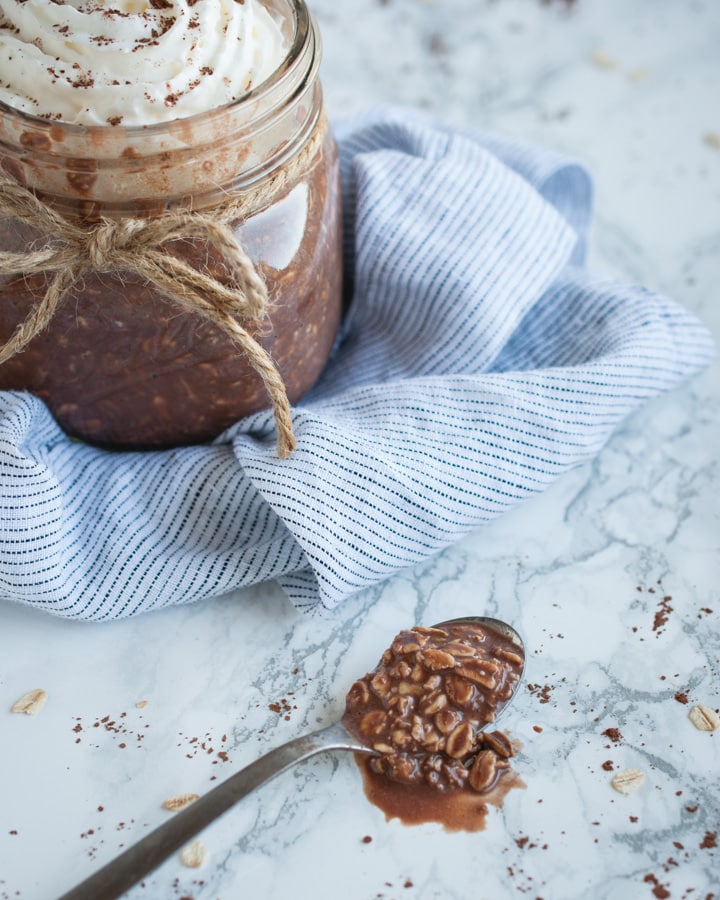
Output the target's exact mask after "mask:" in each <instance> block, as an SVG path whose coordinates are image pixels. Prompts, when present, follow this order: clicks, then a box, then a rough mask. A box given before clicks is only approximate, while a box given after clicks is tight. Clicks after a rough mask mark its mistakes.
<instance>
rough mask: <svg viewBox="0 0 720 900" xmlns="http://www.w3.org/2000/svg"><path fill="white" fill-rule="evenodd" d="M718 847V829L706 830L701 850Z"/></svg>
mask: <svg viewBox="0 0 720 900" xmlns="http://www.w3.org/2000/svg"><path fill="white" fill-rule="evenodd" d="M715 847H717V831H706V832H705V837H704V838H703V839H702V841H701V842H700V849H701V850H712V849H714V848H715Z"/></svg>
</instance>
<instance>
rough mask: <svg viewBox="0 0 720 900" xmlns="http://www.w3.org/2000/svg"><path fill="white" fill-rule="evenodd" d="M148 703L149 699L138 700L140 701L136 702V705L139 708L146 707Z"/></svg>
mask: <svg viewBox="0 0 720 900" xmlns="http://www.w3.org/2000/svg"><path fill="white" fill-rule="evenodd" d="M147 705H148V701H147V700H138V702H137V703H136V704H135V706H136V708H137V709H145V707H146V706H147Z"/></svg>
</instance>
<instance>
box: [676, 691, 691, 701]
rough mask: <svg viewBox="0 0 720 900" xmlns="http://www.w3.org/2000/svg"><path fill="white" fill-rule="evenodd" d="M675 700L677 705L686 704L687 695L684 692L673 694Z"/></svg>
mask: <svg viewBox="0 0 720 900" xmlns="http://www.w3.org/2000/svg"><path fill="white" fill-rule="evenodd" d="M675 699H676V700H677V702H678V703H685V704H686V703H688V695H687V692H686V691H678V692H677V693H676V694H675Z"/></svg>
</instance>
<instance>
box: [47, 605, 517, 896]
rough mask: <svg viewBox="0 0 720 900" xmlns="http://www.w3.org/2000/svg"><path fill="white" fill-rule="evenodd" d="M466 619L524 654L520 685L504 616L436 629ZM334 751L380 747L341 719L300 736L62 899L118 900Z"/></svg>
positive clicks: (511, 632)
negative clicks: (289, 776)
mask: <svg viewBox="0 0 720 900" xmlns="http://www.w3.org/2000/svg"><path fill="white" fill-rule="evenodd" d="M461 623H463V624H465V623H467V624H474V625H477V626H479V627H480V628H487V629H491V630H494V631H496V632H498V633H499V634H500V635H502V637H504V638H505V639H506V640H509V641H510V642H511V643H512V644H513V645H514V647H515V648H516V649H517V651H518V655H519V656H521V657H522V667H521V669H520V671H519V673H518V675H519V679H518V683H519V680H520V678H521V677H522V669H523V668H524V664H525V647H524V644H523V641H522V638H521V637H520V635H519V634H518V633H517V631H515V629H514V628H512V626H510V625H508V624H507V623H506V622H502V621H501V620H500V619H493V618H490V617H485V616H465V617H462V618H458V619H449V620H446V621H444V622H440V623H438V625H434V626H433V628H442V627H447V626H449V625H456V624H461ZM515 690H517V685H516V686H515ZM508 702H509V701H508ZM507 705H508V703H505V704H504V705H503V707H502V708H500V709H498V713H501V712H502V711H504V709H505V708H506V707H507ZM335 750H349V751H351V752H352V753H361V754H368V755H370V756H378V755H379V754H378V753H377V751H375V750H373V749H372V748H371V747H368V746H367V745H366V744H363V743H362V742H361V741H359V740H358V739H357V738H356V737H354V736H353V735H352V734H351V733H350V732H349V731H348V730H347V729H346V728H345V726H344V725H343V724H342V722H341V721H340V722H335V723H333V724H332V725H328V726H327V727H325V728H322V729H320V730H318V731H314V732H312V733H310V734H306V735H302V736H301V737H297V738H295V739H294V740H292V741H289V742H288V743H286V744H283V745H282V746H280V747H277V748H276V749H274V750H271V751H270V752H269V753H266V754H265V755H264V756H261V757H260V759H258V760H256V761H255V762H253V763H251V764H250V765H248V766H246V767H245V768H244V769H241V770H240V771H239V772H236V773H235V774H234V775H231V776H230V777H229V778H228V779H226V780H225V781H223V782H222V783H221V784H219V785H218V786H217V787H215V788H213V789H212V790H211V791H208V793H207V794H204V795H203V796H202V797H200V798H199V799H198V800H196V801H195V802H194V803H192V804H191V805H190V806H188V807H187V808H186V809H184V810H182V811H180V812H178V813H177V814H176V815H175V816H173V818H172V819H170V820H169V821H168V822H166V823H165V824H164V825H161V826H160V827H159V828H156V829H155V830H154V831H152V832H150V834H148V835H146V836H145V837H144V838H142V839H141V840H140V841H138V842H137V843H136V844H133V846H132V847H130V848H129V849H127V850H125V851H124V852H123V853H122V854H120V856H118V857H116V858H115V859H114V860H112V861H111V862H110V863H108V864H107V865H106V866H104V867H103V868H102V869H100V870H99V871H97V872H96V873H95V874H94V875H91V876H90V877H89V878H87V879H86V880H85V881H83V882H82V883H81V884H79V885H77V887H75V888H73V889H72V890H70V891H68V892H67V893H65V894H63V896H62V897H61V898H60V900H97V898H98V897H102V898H103V900H115V898H118V897H120V896H122V894H124V893H125V892H126V891H128V890H129V889H130V888H131V887H133V885H135V884H137V882H138V881H140V880H141V879H142V878H143V877H145V876H146V875H148V874H149V873H150V872H152V871H153V870H154V869H156V868H157V867H158V866H159V865H160V864H161V863H162V862H164V861H165V860H166V859H167V858H168V857H169V856H171V855H172V854H173V853H175V852H176V851H177V850H179V849H180V848H181V847H183V846H184V845H185V844H186V843H187V842H188V841H189V840H190V839H191V838H193V837H195V835H197V834H198V833H199V832H200V831H202V830H203V828H205V827H207V826H208V825H209V824H210V823H211V822H213V821H214V820H215V819H217V818H218V817H219V816H221V815H222V814H223V813H225V812H227V811H228V810H229V809H230V808H231V807H233V806H234V805H235V804H236V803H238V802H239V801H240V800H242V798H243V797H246V796H247V795H248V794H249V793H251V791H254V790H255V789H256V788H258V787H260V785H262V784H264V783H265V782H266V781H269V780H270V779H271V778H274V777H275V776H277V775H280V774H281V773H282V772H284V771H286V770H287V769H289V768H290V767H291V766H293V765H295V764H296V763H299V762H302V761H303V760H306V759H309V758H310V757H311V756H315V755H316V754H318V753H323V752H326V751H335Z"/></svg>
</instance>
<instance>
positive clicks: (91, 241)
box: [85, 219, 137, 272]
mask: <svg viewBox="0 0 720 900" xmlns="http://www.w3.org/2000/svg"><path fill="white" fill-rule="evenodd" d="M135 223H136V220H132V219H124V220H122V221H119V222H114V221H107V220H106V221H103V222H101V223H100V224H99V225H97V226H96V227H95V228H94V229H93V230H92V231H89V232H88V234H87V240H86V245H85V252H86V254H87V259H88V263H89V266H90V268H91V269H93V270H94V271H96V272H110V271H112V270H113V269H115V268H117V264H116V262H115V260H116V259H117V257H118V254H119V253H120V252H122V251H124V250H126V248H127V247H128V245H129V244H131V243H132V239H133V237H134V235H135V234H137V228H136V227H135Z"/></svg>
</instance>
